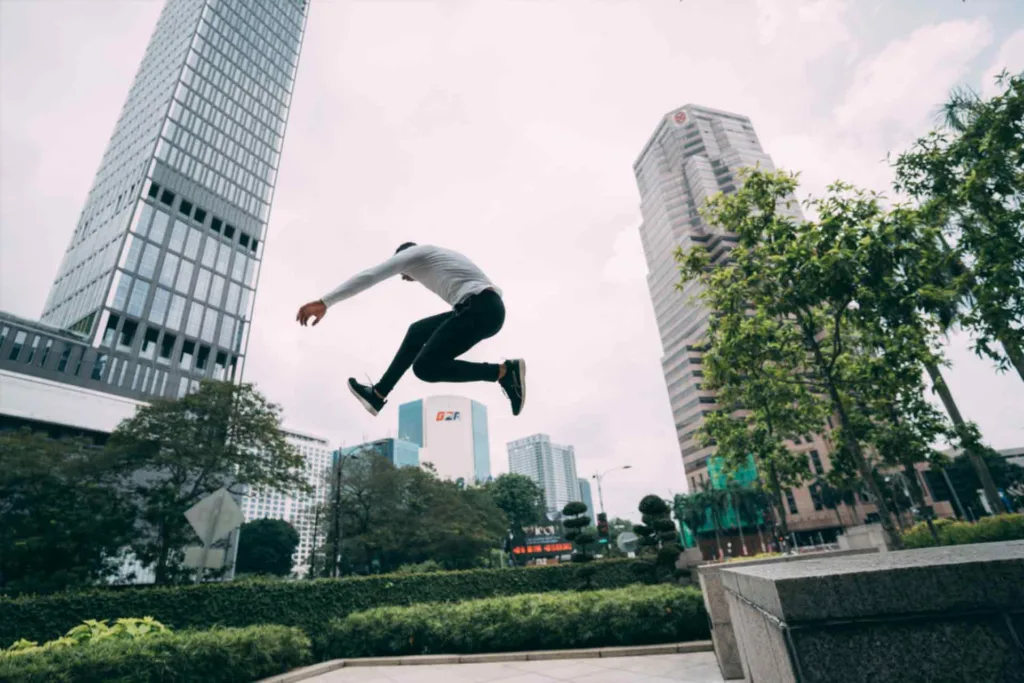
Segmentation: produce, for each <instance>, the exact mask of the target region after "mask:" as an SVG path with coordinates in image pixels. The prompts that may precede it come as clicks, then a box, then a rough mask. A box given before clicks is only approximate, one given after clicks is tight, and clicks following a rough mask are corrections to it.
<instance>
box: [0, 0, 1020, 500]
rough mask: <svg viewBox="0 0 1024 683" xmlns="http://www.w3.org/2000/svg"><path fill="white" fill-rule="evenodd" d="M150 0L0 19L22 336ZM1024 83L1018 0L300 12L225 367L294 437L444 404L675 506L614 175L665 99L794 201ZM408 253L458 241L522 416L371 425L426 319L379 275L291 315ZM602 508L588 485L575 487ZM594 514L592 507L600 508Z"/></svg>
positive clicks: (0, 102) (969, 402) (44, 0)
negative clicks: (487, 289) (775, 178)
mask: <svg viewBox="0 0 1024 683" xmlns="http://www.w3.org/2000/svg"><path fill="white" fill-rule="evenodd" d="M161 6H162V3H161V2H158V1H155V0H154V1H152V2H150V1H148V0H133V1H127V2H126V1H121V0H89V1H76V0H0V56H2V62H0V173H2V175H0V308H3V309H5V310H8V311H11V312H14V313H16V314H18V315H22V316H26V317H38V316H39V314H40V313H41V311H42V306H43V302H44V301H45V298H46V295H47V292H48V290H49V286H50V283H51V282H52V280H53V276H54V275H55V273H56V269H57V266H58V264H59V262H60V258H61V255H62V253H63V251H64V249H65V248H66V246H67V241H68V239H69V236H70V234H71V231H72V229H73V227H74V225H75V223H76V221H77V218H78V214H79V212H80V210H81V207H82V205H83V203H84V200H85V197H86V194H87V192H88V189H89V187H90V185H91V183H92V179H93V175H94V173H95V172H96V169H97V168H98V166H99V161H100V158H101V156H102V153H103V150H104V147H105V146H106V143H107V140H108V139H109V136H110V133H111V131H112V130H113V127H114V123H115V121H116V120H117V117H118V115H119V112H120V108H121V106H122V104H123V102H124V98H125V95H126V93H127V92H128V89H129V87H130V84H131V82H132V79H133V77H134V75H135V70H136V68H137V66H138V63H139V61H140V59H141V57H142V54H143V52H144V50H145V47H146V43H147V41H148V39H149V35H150V33H151V31H152V29H153V26H154V25H155V22H156V18H157V16H158V14H159V12H160V8H161ZM1004 67H1008V68H1010V69H1011V70H1014V71H1018V70H1021V69H1024V2H1020V0H988V1H984V0H968V1H967V2H966V3H964V2H961V0H899V2H893V1H892V0H845V1H844V0H756V1H754V0H744V1H740V0H730V1H729V2H722V1H721V0H714V1H712V0H683V1H682V2H679V1H677V0H623V1H622V2H600V1H598V0H587V1H580V2H573V1H569V0H557V1H555V0H532V1H519V2H499V1H498V0H476V1H460V0H438V1H437V2H428V1H426V0H410V1H407V2H388V1H385V0H372V1H371V0H364V1H362V2H357V1H350V0H313V3H312V8H311V10H310V16H309V23H308V27H307V31H306V37H305V44H304V46H303V50H302V58H301V61H300V64H299V72H298V78H297V85H296V90H295V96H294V100H293V106H292V110H291V118H290V121H289V126H288V132H287V135H286V138H285V146H284V154H283V161H282V165H281V169H280V174H279V179H278V185H277V191H276V195H275V198H274V208H273V212H272V214H271V221H270V229H269V238H268V240H267V249H266V253H265V258H264V262H263V272H262V276H261V278H260V282H259V290H258V295H257V299H256V311H255V318H254V327H253V333H252V335H251V337H250V341H249V359H248V362H247V365H246V371H245V376H246V379H247V380H249V381H253V382H255V383H256V384H257V385H258V386H259V387H260V389H261V390H263V391H264V392H265V393H266V394H267V395H268V396H269V397H270V398H271V399H272V400H274V401H276V402H278V403H280V404H281V405H283V407H284V409H285V413H286V421H287V423H288V424H289V425H292V426H295V427H297V428H300V429H303V430H307V431H310V432H312V433H316V434H320V435H323V436H326V437H328V438H330V439H331V440H332V441H333V442H334V443H336V444H341V443H346V444H348V445H352V444H355V443H357V442H359V441H360V440H362V439H364V438H365V439H372V438H379V437H383V436H387V435H389V434H390V435H394V433H395V432H396V430H397V423H398V415H397V410H396V408H397V404H399V403H402V402H404V401H406V400H413V399H416V398H420V397H422V396H425V395H430V394H434V393H462V394H463V395H466V396H469V397H471V398H474V399H477V400H480V401H482V402H484V403H485V404H486V405H487V406H488V407H489V411H490V431H491V451H492V456H491V459H492V465H493V468H494V469H495V471H498V472H501V471H506V470H507V468H508V458H507V451H506V448H505V444H506V443H507V442H508V441H510V440H512V439H515V438H519V437H523V436H527V435H530V434H533V433H536V432H544V433H547V434H550V436H551V438H552V439H553V440H554V441H556V442H559V443H568V444H572V445H574V446H575V447H576V453H577V459H578V466H579V470H580V474H581V476H589V475H590V474H592V473H593V472H595V471H597V470H604V469H607V468H611V467H614V466H617V465H621V464H632V466H633V469H632V470H631V471H629V472H621V473H616V474H614V475H610V476H609V477H608V479H607V480H606V486H605V502H606V505H607V507H608V509H609V512H611V513H612V514H615V515H626V514H633V516H634V517H635V516H636V514H635V513H633V511H634V510H635V506H636V503H637V501H638V500H639V498H640V497H641V496H642V495H644V494H646V493H651V492H653V493H658V494H661V495H668V494H669V492H670V491H671V492H681V491H683V490H684V486H685V485H684V475H683V469H682V465H681V461H680V457H679V449H678V446H677V444H676V440H675V432H674V428H673V424H672V416H671V412H670V410H669V405H668V399H667V395H666V391H665V386H664V382H663V379H662V375H661V369H660V356H661V347H660V342H659V339H658V335H657V329H656V327H655V324H654V316H653V313H652V310H651V304H650V299H649V297H648V293H647V288H646V283H645V280H644V276H645V271H646V268H645V264H644V260H643V255H642V252H641V249H640V239H639V235H638V232H637V227H638V225H639V223H640V212H639V209H638V194H637V189H636V185H635V182H634V179H633V174H632V163H633V161H634V160H635V158H636V156H637V155H638V153H639V152H640V149H641V148H642V146H643V145H644V143H645V141H646V140H647V138H648V136H650V135H651V133H652V132H653V131H654V129H655V127H656V125H657V124H658V121H659V118H660V117H661V116H663V115H664V114H665V113H666V112H668V111H670V110H672V109H674V108H676V107H679V106H681V105H683V104H686V103H695V104H701V105H706V106H710V107H715V108H719V109H726V110H731V111H736V112H739V113H742V114H745V115H748V116H750V117H751V118H752V119H753V123H754V126H755V128H756V129H757V132H758V134H759V136H760V138H761V141H762V144H763V145H764V147H765V149H766V150H767V152H768V153H769V154H771V156H772V157H773V158H774V160H775V162H776V164H777V165H778V166H781V167H784V168H788V169H791V170H799V171H801V172H802V173H803V176H802V177H803V181H804V186H803V191H802V193H803V194H805V195H806V194H807V193H817V192H820V190H821V189H822V188H823V187H824V186H825V185H826V184H827V183H829V182H831V181H832V180H835V179H837V178H842V179H844V180H846V181H849V182H853V183H856V184H860V185H862V186H867V187H872V188H875V189H879V190H884V189H885V188H886V186H887V183H888V182H889V180H890V179H891V173H890V171H889V169H888V167H887V166H886V164H885V163H884V161H883V159H884V156H885V153H886V152H887V151H890V150H891V151H898V150H900V149H903V148H904V147H905V146H906V145H907V144H908V142H909V141H911V140H913V139H914V138H915V137H916V136H918V135H920V134H922V133H924V132H925V131H926V130H927V129H928V128H929V126H930V125H931V124H932V123H933V121H934V120H935V113H936V105H938V104H939V103H940V102H941V101H943V99H944V98H945V97H946V95H947V93H948V92H949V90H950V88H951V87H953V86H955V85H957V84H968V85H972V86H974V87H977V88H985V90H986V91H990V90H991V89H992V85H991V81H992V78H991V76H992V74H994V73H996V72H998V71H1000V70H1002V68H1004ZM407 240H413V241H417V242H428V243H435V244H439V245H444V246H449V247H452V248H455V249H458V250H460V251H462V252H464V253H466V254H467V255H469V256H470V257H471V258H473V259H474V260H475V261H477V263H478V264H479V265H480V266H482V267H483V269H484V270H485V271H486V272H487V273H488V274H489V275H490V276H491V277H492V278H493V279H494V280H495V282H496V283H498V285H499V286H500V287H502V289H503V290H504V291H505V297H506V304H507V307H508V318H507V322H506V324H505V329H504V330H503V331H502V332H501V333H500V334H499V335H498V336H497V337H495V338H493V339H491V340H488V341H486V342H484V343H483V344H481V345H480V346H479V347H477V349H475V350H474V351H472V352H471V353H470V354H469V356H468V357H469V358H473V359H480V360H485V359H487V360H497V359H499V358H505V357H525V358H526V359H527V361H528V363H529V379H530V387H529V402H528V404H527V407H526V409H525V411H524V413H523V414H522V415H521V416H520V417H518V418H513V417H512V416H511V413H510V411H509V408H508V404H507V402H506V401H505V399H504V397H503V396H502V394H501V392H500V390H499V389H498V387H497V386H494V385H487V384H480V385H464V386H463V387H456V386H453V385H444V386H437V387H434V386H429V385H425V384H423V383H421V382H420V381H419V380H417V379H416V378H415V377H413V376H412V374H411V373H410V374H409V375H408V376H407V377H406V378H405V380H404V381H403V382H402V383H401V384H400V385H399V386H398V388H397V389H396V390H395V392H394V394H393V395H392V405H391V406H389V408H387V409H385V411H384V412H383V414H382V415H381V416H380V417H379V418H377V419H373V418H371V417H370V416H369V415H367V414H366V412H365V411H363V409H362V408H361V407H359V406H358V405H357V404H356V403H355V402H354V400H353V399H352V398H351V396H350V395H349V394H348V392H347V390H346V389H345V387H344V382H345V379H346V378H347V377H349V376H350V375H354V376H357V377H360V378H362V377H363V375H364V373H368V374H370V375H371V376H372V377H374V378H377V377H378V376H379V375H380V374H381V373H382V372H383V370H384V368H385V367H386V365H387V363H388V361H389V360H390V358H391V355H392V353H393V351H394V349H395V348H396V347H397V344H398V343H399V341H400V340H401V338H402V335H403V332H404V330H405V328H406V326H407V325H408V324H409V322H411V321H412V320H414V319H417V318H420V317H424V316H427V315H431V314H434V313H438V312H441V311H443V310H445V305H444V303H443V302H442V301H440V300H439V299H436V298H435V297H434V296H433V295H432V294H430V293H429V292H427V291H426V290H424V289H423V288H421V287H419V286H418V285H415V284H409V283H403V282H401V281H399V280H398V279H395V280H392V281H389V282H386V283H384V284H381V285H379V286H378V287H376V288H374V289H372V290H370V291H369V292H366V293H364V294H362V295H360V296H359V297H357V298H355V299H352V300H350V301H347V302H344V303H343V304H340V305H338V306H337V307H335V308H333V309H332V310H331V311H330V313H329V315H328V317H327V318H326V319H325V320H324V322H323V323H321V325H319V326H318V327H317V328H316V329H302V328H299V327H298V326H297V325H296V324H295V323H294V316H295V310H296V308H297V307H298V305H299V304H301V303H303V302H305V301H307V300H309V299H315V298H318V297H319V296H321V295H322V294H324V293H325V292H327V291H328V290H330V289H331V288H333V287H334V286H335V285H336V284H338V282H340V281H341V280H342V279H344V278H346V277H348V276H349V275H351V274H353V273H354V272H356V271H358V270H361V269H363V268H365V267H367V266H369V265H372V264H374V263H376V262H378V261H380V260H382V259H383V258H385V257H387V256H388V255H389V254H390V253H391V252H392V251H393V250H394V248H395V247H396V246H397V245H398V244H399V243H401V242H404V241H407ZM968 346H969V344H968V341H967V340H965V339H961V338H957V339H954V342H953V344H952V346H951V348H950V352H949V355H950V357H951V359H952V360H953V361H954V362H955V367H954V369H953V370H952V371H951V372H950V383H951V385H952V388H953V391H954V393H955V394H956V397H957V399H958V400H959V402H960V405H961V408H962V410H963V411H964V413H965V414H966V415H967V416H968V417H969V418H971V419H973V420H975V421H977V422H978V424H979V425H980V426H981V428H982V431H983V433H984V435H985V437H986V438H987V439H988V441H989V443H990V444H991V445H993V446H995V447H997V448H1005V447H1010V446H1018V445H1024V417H1022V416H1024V384H1022V383H1021V382H1020V381H1019V379H1016V378H1015V377H1013V376H1010V375H1002V376H1000V375H997V374H996V373H995V371H994V369H993V366H992V364H991V363H988V362H986V361H982V360H978V359H976V358H975V357H973V355H972V354H971V353H970V351H969V350H968ZM595 497H596V491H595ZM595 502H596V501H595Z"/></svg>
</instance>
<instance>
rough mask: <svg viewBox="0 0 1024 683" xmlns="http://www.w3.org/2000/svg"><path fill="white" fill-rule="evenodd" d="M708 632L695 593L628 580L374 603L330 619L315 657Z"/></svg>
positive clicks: (652, 639) (627, 641)
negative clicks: (623, 584) (618, 584)
mask: <svg viewBox="0 0 1024 683" xmlns="http://www.w3.org/2000/svg"><path fill="white" fill-rule="evenodd" d="M708 637H709V631H708V620H707V614H706V613H705V611H704V601H703V599H702V598H701V594H700V591H699V590H697V589H695V588H679V587H675V586H668V585H660V586H633V587H630V588H621V589H617V590H601V591H592V592H587V593H575V592H573V593H548V594H544V595H518V596H514V597H503V598H490V599H487V600H472V601H467V602H463V603H459V604H419V605H414V606H412V607H379V608H377V609H373V610H369V611H366V612H358V613H355V614H350V615H348V616H347V617H344V618H340V619H332V620H331V621H330V622H329V623H328V624H327V625H326V626H325V628H324V629H323V632H322V633H320V634H319V635H318V636H316V637H315V638H314V647H315V650H316V652H317V655H318V657H319V658H321V659H334V658H338V657H372V656H387V655H418V654H443V653H447V654H474V653H481V652H513V651H527V650H550V649H569V648H584V647H605V646H613V645H651V644H658V643H672V642H679V641H685V640H697V639H703V638H708Z"/></svg>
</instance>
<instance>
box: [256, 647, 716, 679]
mask: <svg viewBox="0 0 1024 683" xmlns="http://www.w3.org/2000/svg"><path fill="white" fill-rule="evenodd" d="M712 650H713V647H712V645H711V641H710V640H694V641H691V642H687V643H668V644H666V645H636V646H633V647H603V648H589V649H585V650H538V651H536V652H491V653H487V654H476V655H416V656H409V657H364V658H361V659H332V660H331V661H329V662H321V663H320V664H314V665H312V666H306V667H303V668H301V669H295V670H294V671H289V672H288V673H285V674H279V675H277V676H272V677H271V678H264V679H263V680H262V681H258V683H298V682H299V681H304V680H307V679H309V678H313V677H315V676H319V675H321V674H325V673H328V672H331V671H335V670H337V669H342V668H346V667H357V666H358V667H367V666H419V665H430V664H494V663H501V662H526V661H534V662H539V661H551V660H558V659H597V658H599V657H642V656H645V655H674V654H687V653H694V652H711V651H712Z"/></svg>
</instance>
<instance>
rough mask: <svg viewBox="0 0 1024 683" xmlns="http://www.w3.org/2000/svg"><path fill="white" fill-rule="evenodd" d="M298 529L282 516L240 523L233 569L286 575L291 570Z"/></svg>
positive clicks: (297, 541)
mask: <svg viewBox="0 0 1024 683" xmlns="http://www.w3.org/2000/svg"><path fill="white" fill-rule="evenodd" d="M298 547H299V532H298V531H296V530H295V527H293V526H292V525H291V524H289V523H288V522H286V521H284V520H281V519H256V520H253V521H251V522H247V523H246V524H243V525H242V530H241V534H240V535H239V537H238V559H237V561H236V565H235V572H236V573H240V574H273V575H275V576H288V575H290V574H291V572H292V564H293V559H292V555H294V554H295V549H296V548H298Z"/></svg>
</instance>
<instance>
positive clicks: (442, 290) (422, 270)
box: [321, 244, 501, 308]
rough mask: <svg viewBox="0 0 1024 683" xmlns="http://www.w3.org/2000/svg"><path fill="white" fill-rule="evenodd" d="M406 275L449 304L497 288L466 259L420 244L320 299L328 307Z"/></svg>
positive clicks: (368, 270) (455, 304) (439, 248)
mask: <svg viewBox="0 0 1024 683" xmlns="http://www.w3.org/2000/svg"><path fill="white" fill-rule="evenodd" d="M398 274H402V275H408V276H409V277H411V278H412V279H414V280H416V281H417V282H419V283H420V284H421V285H423V286H424V287H426V288H427V289H429V290H430V291H431V292H433V293H434V294H437V295H438V296H439V297H441V298H442V299H444V300H445V301H447V302H448V304H449V305H451V306H452V307H455V306H457V305H458V304H460V303H462V302H463V301H465V300H466V299H467V298H469V297H470V296H472V295H474V294H479V293H480V292H482V291H484V290H485V289H493V290H494V291H495V292H497V293H498V295H499V296H500V295H501V290H500V289H498V288H497V287H496V286H495V285H494V283H493V282H491V281H490V279H489V278H488V277H487V276H486V275H484V273H483V271H482V270H480V269H479V268H478V267H477V266H476V264H475V263H473V262H472V261H470V260H469V259H468V258H466V257H465V256H463V255H462V254H460V253H458V252H457V251H452V250H451V249H444V248H442V247H435V246H432V245H429V244H420V245H417V246H415V247H409V248H408V249H405V250H403V251H400V252H398V253H397V254H395V255H394V256H392V257H391V258H389V259H388V260H387V261H385V262H384V263H381V264H380V265H377V266H374V267H373V268H369V269H367V270H364V271H363V272H361V273H359V274H358V275H355V276H354V277H351V278H349V279H348V280H346V281H345V282H343V283H341V284H340V285H338V286H337V287H336V288H335V289H333V290H332V291H331V292H329V293H328V294H326V295H324V297H323V298H322V299H321V300H322V301H323V302H324V304H325V305H326V306H327V307H328V308H330V307H331V306H333V305H334V304H336V303H338V302H339V301H344V300H345V299H348V298H350V297H353V296H355V295H356V294H359V293H360V292H362V291H365V290H367V289H369V288H370V287H372V286H374V285H375V284H377V283H378V282H383V281H384V280H386V279H388V278H389V277H392V276H394V275H398Z"/></svg>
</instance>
